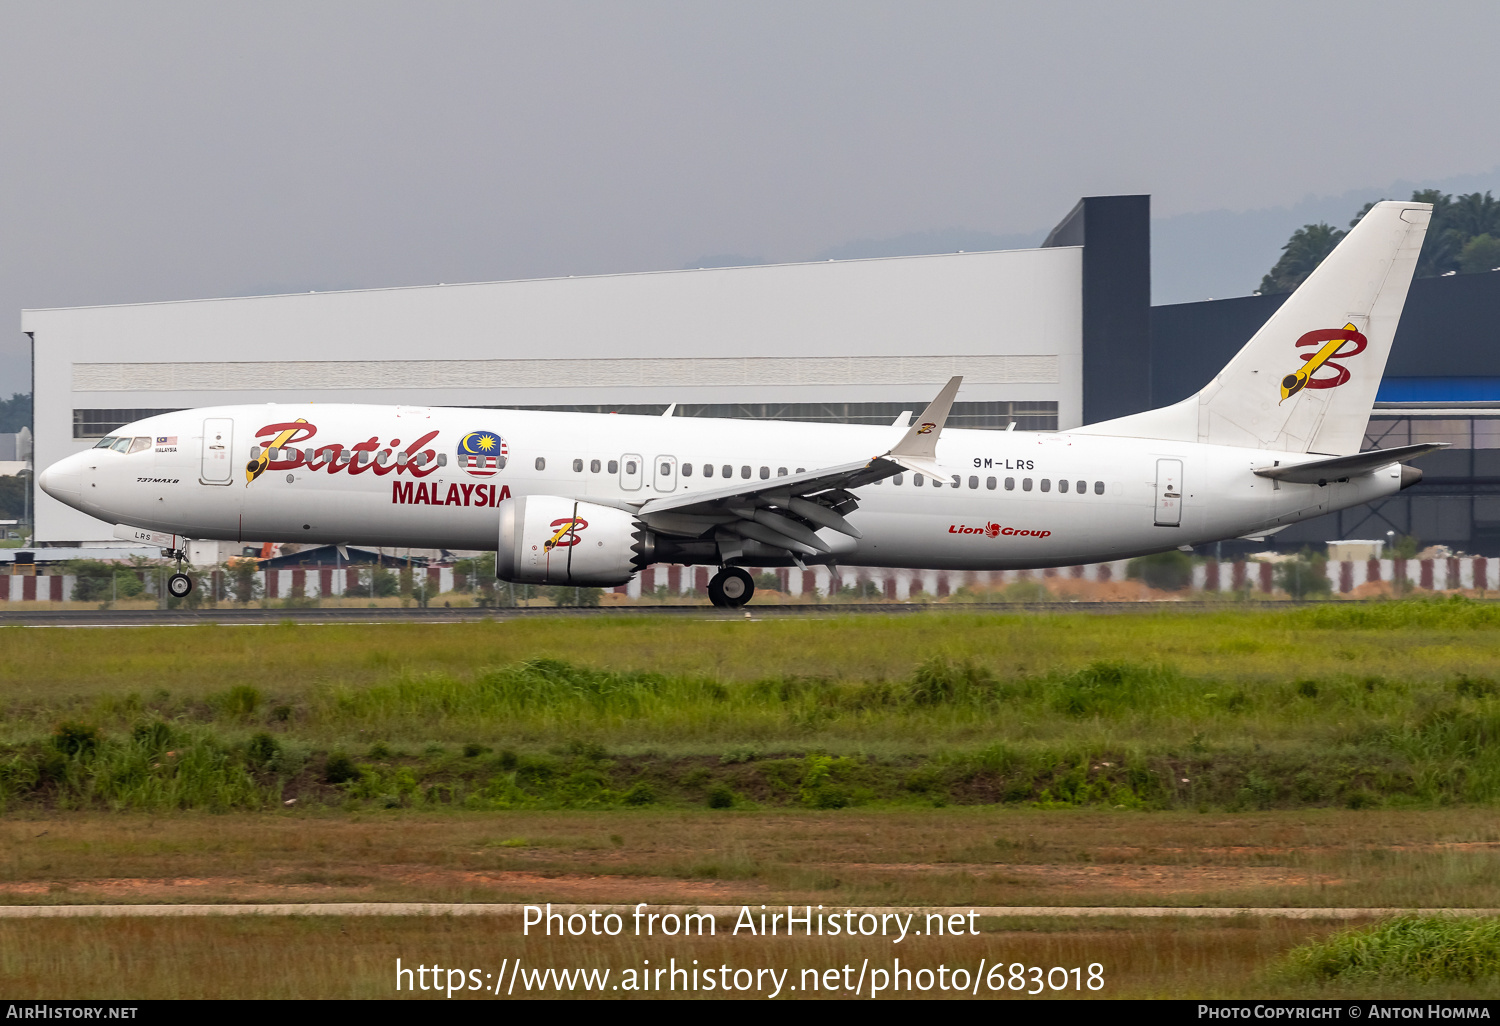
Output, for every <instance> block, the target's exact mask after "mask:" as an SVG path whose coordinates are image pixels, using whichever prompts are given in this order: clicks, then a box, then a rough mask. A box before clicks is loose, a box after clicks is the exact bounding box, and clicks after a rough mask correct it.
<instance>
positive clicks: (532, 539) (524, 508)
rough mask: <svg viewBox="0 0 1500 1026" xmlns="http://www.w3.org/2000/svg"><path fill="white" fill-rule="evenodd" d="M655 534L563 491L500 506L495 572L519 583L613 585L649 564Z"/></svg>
mask: <svg viewBox="0 0 1500 1026" xmlns="http://www.w3.org/2000/svg"><path fill="white" fill-rule="evenodd" d="M649 544H650V537H649V534H648V532H647V531H646V529H645V527H643V526H642V525H641V524H640V523H639V522H638V521H637V520H636V519H635V517H634V516H633V515H632V514H630V513H627V512H625V511H624V510H619V509H614V508H613V507H611V506H600V505H598V504H597V503H593V502H580V501H578V500H576V499H565V498H563V497H562V496H559V495H528V496H525V497H523V498H518V499H514V500H512V501H510V502H504V503H501V504H500V545H499V548H498V549H497V550H496V553H495V576H497V577H499V578H500V579H501V580H504V581H510V582H512V583H515V584H576V585H589V586H593V587H606V588H612V587H615V586H616V585H621V584H624V583H625V582H626V581H629V580H630V578H631V577H633V576H635V572H636V571H637V570H639V569H640V568H641V567H643V566H645V564H646V562H647V560H644V559H643V557H642V555H641V553H642V551H643V550H644V549H646V548H649Z"/></svg>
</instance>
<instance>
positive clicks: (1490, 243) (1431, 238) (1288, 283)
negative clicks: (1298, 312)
mask: <svg viewBox="0 0 1500 1026" xmlns="http://www.w3.org/2000/svg"><path fill="white" fill-rule="evenodd" d="M1411 198H1412V200H1413V201H1415V202H1418V203H1431V204H1432V222H1431V223H1430V224H1429V225H1428V226H1427V238H1426V239H1425V240H1424V241H1423V243H1422V252H1421V255H1420V256H1418V257H1417V277H1418V278H1437V277H1440V276H1443V275H1449V274H1478V273H1480V272H1482V271H1493V270H1500V200H1496V199H1495V198H1494V197H1493V196H1491V195H1490V194H1489V193H1488V192H1484V193H1479V192H1471V193H1468V194H1466V195H1461V196H1456V197H1455V196H1450V195H1447V194H1446V193H1443V192H1440V191H1438V190H1437V189H1418V190H1417V191H1416V192H1413V193H1412V194H1411ZM1374 205H1375V203H1373V202H1371V203H1366V204H1365V205H1364V209H1362V210H1360V212H1359V213H1358V214H1357V215H1356V216H1355V218H1354V220H1352V221H1350V222H1349V227H1350V228H1353V227H1354V226H1355V225H1357V224H1359V222H1360V220H1361V219H1362V218H1363V217H1364V216H1365V214H1367V213H1369V212H1370V208H1371V207H1373V206H1374ZM1348 234H1349V232H1348V231H1347V230H1345V229H1343V228H1335V227H1333V226H1332V225H1330V224H1322V223H1320V224H1305V225H1303V226H1302V227H1301V228H1298V229H1297V230H1296V231H1295V232H1293V233H1292V237H1291V238H1290V239H1289V240H1287V244H1286V245H1285V246H1282V247H1281V259H1280V260H1277V261H1276V266H1274V267H1272V268H1271V270H1270V272H1269V273H1267V274H1266V275H1265V277H1263V278H1262V279H1261V280H1260V288H1259V289H1257V290H1256V294H1257V295H1262V296H1270V295H1276V294H1278V293H1283V292H1291V291H1292V290H1293V289H1295V288H1296V287H1297V286H1298V285H1301V284H1302V282H1303V280H1304V279H1306V278H1307V276H1308V275H1309V274H1312V272H1313V269H1314V268H1315V267H1317V266H1318V265H1319V264H1320V263H1322V262H1323V258H1324V257H1326V256H1327V255H1328V254H1329V253H1332V252H1333V247H1335V246H1337V245H1338V244H1339V242H1340V240H1342V239H1343V237H1344V236H1345V235H1348Z"/></svg>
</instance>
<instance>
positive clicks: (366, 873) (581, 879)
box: [0, 866, 763, 903]
mask: <svg viewBox="0 0 1500 1026" xmlns="http://www.w3.org/2000/svg"><path fill="white" fill-rule="evenodd" d="M278 877H284V878H282V879H278ZM398 888H399V889H403V890H410V889H413V888H417V889H421V890H425V891H463V892H468V893H471V894H472V893H473V892H476V891H477V892H481V893H483V892H493V893H494V894H496V895H501V894H516V893H521V894H534V895H544V896H545V900H552V901H576V902H589V901H596V902H610V901H617V900H619V896H620V895H621V894H622V893H626V892H628V893H631V894H652V895H658V894H671V895H673V896H675V897H677V898H678V899H680V900H681V901H684V902H688V903H692V902H699V901H701V902H704V903H709V902H722V901H727V900H730V899H731V898H734V897H736V896H741V895H744V894H746V893H747V892H756V893H759V892H760V891H761V890H762V889H763V888H761V887H760V886H758V885H756V884H753V883H750V884H747V883H745V882H741V881H736V882H725V881H719V880H681V879H673V878H670V877H651V876H613V875H605V874H581V873H548V872H526V871H495V872H474V871H464V870H442V869H413V868H412V867H410V866H359V867H353V866H351V867H349V868H348V869H347V870H320V871H316V872H307V871H297V872H290V873H286V874H277V873H275V872H273V873H271V874H268V876H267V877H262V878H259V879H255V878H248V877H233V876H204V877H188V876H182V877H109V878H101V879H92V880H33V881H27V882H24V883H0V895H14V896H17V897H22V896H25V897H36V896H41V895H48V896H51V897H54V898H55V897H59V896H68V897H75V898H76V897H82V896H85V895H87V896H90V897H99V898H106V899H110V900H113V901H127V902H136V901H163V900H164V901H171V902H176V901H183V902H200V901H204V900H232V901H271V900H275V901H316V900H329V899H332V898H334V897H355V896H361V895H363V896H365V897H369V896H371V895H373V894H375V893H377V892H379V891H382V890H389V889H398Z"/></svg>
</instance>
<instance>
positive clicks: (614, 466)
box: [605, 460, 620, 474]
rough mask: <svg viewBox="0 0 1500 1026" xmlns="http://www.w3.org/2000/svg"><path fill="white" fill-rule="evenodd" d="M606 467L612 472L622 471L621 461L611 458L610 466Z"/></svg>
mask: <svg viewBox="0 0 1500 1026" xmlns="http://www.w3.org/2000/svg"><path fill="white" fill-rule="evenodd" d="M605 469H607V470H608V471H609V472H610V473H611V474H618V473H619V472H620V461H619V460H610V461H609V466H608V467H607V468H605Z"/></svg>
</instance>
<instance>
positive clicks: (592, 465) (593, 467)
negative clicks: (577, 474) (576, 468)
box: [589, 460, 599, 474]
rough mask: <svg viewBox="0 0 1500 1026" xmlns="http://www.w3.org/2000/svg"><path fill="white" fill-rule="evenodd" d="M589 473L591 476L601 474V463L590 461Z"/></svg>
mask: <svg viewBox="0 0 1500 1026" xmlns="http://www.w3.org/2000/svg"><path fill="white" fill-rule="evenodd" d="M589 473H590V474H597V473H599V461H598V460H589Z"/></svg>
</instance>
